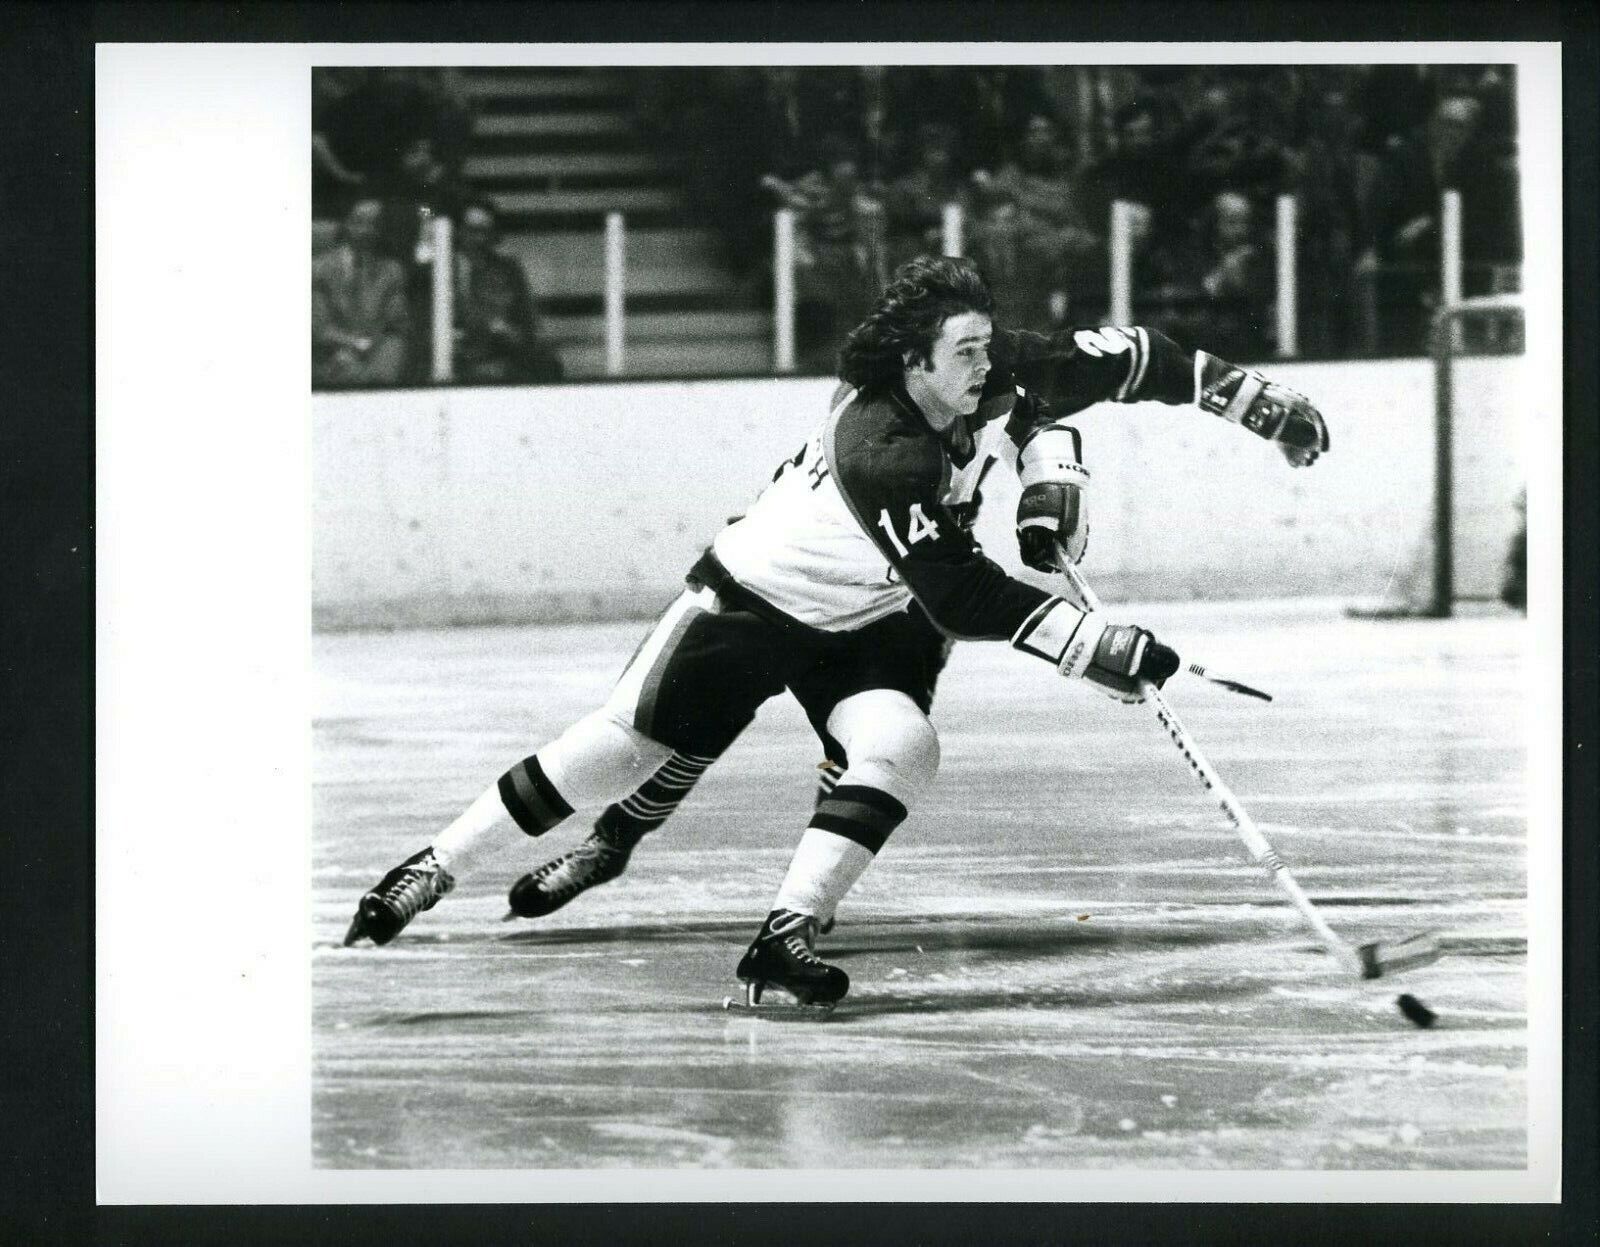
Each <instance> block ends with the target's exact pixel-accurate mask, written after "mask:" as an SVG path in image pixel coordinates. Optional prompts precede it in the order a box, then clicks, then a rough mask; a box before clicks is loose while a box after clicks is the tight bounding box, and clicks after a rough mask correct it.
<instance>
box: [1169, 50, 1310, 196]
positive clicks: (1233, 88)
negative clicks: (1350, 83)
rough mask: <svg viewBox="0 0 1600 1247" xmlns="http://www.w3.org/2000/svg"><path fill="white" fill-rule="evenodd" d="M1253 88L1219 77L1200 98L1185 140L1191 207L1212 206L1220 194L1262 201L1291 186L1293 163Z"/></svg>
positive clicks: (1272, 120) (1275, 119)
mask: <svg viewBox="0 0 1600 1247" xmlns="http://www.w3.org/2000/svg"><path fill="white" fill-rule="evenodd" d="M1278 120H1279V119H1278V118H1275V117H1271V116H1268V115H1266V114H1265V110H1264V109H1263V108H1262V106H1261V100H1260V98H1259V92H1253V91H1252V90H1251V87H1250V85H1249V84H1246V83H1241V82H1238V81H1236V80H1233V79H1229V78H1218V79H1216V80H1215V81H1213V82H1212V84H1211V85H1210V86H1209V87H1208V88H1207V89H1206V90H1205V91H1204V92H1203V93H1202V94H1201V96H1200V100H1199V108H1198V109H1197V110H1196V112H1195V114H1194V115H1193V116H1192V117H1191V118H1190V120H1189V122H1188V124H1187V126H1186V133H1185V134H1184V135H1183V138H1182V148H1183V150H1184V151H1185V152H1186V153H1187V157H1188V160H1187V165H1186V171H1187V174H1188V193H1189V194H1190V195H1191V196H1193V199H1192V200H1191V202H1198V203H1200V204H1213V203H1214V202H1215V200H1216V196H1217V194H1218V193H1219V192H1221V191H1229V190H1231V191H1242V192H1244V193H1245V194H1247V195H1249V196H1250V197H1251V198H1252V199H1254V200H1256V201H1258V202H1261V201H1263V200H1265V199H1266V198H1267V197H1268V196H1270V195H1273V194H1276V193H1277V192H1278V191H1279V190H1280V189H1282V188H1283V187H1284V186H1285V185H1286V183H1287V181H1288V173H1289V162H1288V159H1287V157H1286V155H1285V153H1284V149H1283V145H1282V143H1281V142H1280V141H1279V138H1278V136H1277V134H1276V133H1275V129H1276V127H1275V125H1274V122H1276V121H1278Z"/></svg>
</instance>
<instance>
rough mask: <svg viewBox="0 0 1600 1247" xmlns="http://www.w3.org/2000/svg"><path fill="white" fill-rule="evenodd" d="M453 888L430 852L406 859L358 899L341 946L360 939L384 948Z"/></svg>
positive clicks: (452, 884) (450, 881) (430, 850)
mask: <svg viewBox="0 0 1600 1247" xmlns="http://www.w3.org/2000/svg"><path fill="white" fill-rule="evenodd" d="M455 886H456V881H455V879H454V878H452V877H451V875H450V872H449V871H447V870H445V868H444V867H443V866H441V865H439V862H438V859H437V858H435V857H434V855H433V850H432V849H431V848H427V849H423V850H422V852H420V853H418V854H416V855H415V856H414V857H408V858H406V860H405V861H403V862H401V863H400V865H398V866H396V867H395V868H394V869H393V870H391V871H390V872H389V873H388V874H386V875H385V876H384V877H383V878H382V879H380V880H379V881H378V884H377V886H376V887H374V888H373V889H372V890H371V891H370V892H368V893H367V894H366V895H365V896H363V897H362V898H361V901H360V903H359V904H358V905H357V906H356V916H355V917H354V918H353V919H351V922H350V929H349V930H348V931H346V932H345V936H344V942H345V946H346V947H349V946H350V945H351V944H354V943H355V942H356V941H357V940H359V939H363V938H365V939H369V940H371V941H372V942H373V943H374V944H387V943H388V942H389V941H390V940H392V939H394V937H395V936H397V935H399V934H400V932H401V931H403V930H404V929H405V926H406V924H407V923H408V922H410V921H411V920H412V919H413V918H415V917H416V916H417V915H418V914H420V913H421V912H422V911H423V910H425V909H432V908H433V907H434V906H435V905H437V904H438V903H439V898H440V897H441V896H443V895H445V893H447V892H449V891H450V890H451V889H452V888H454V887H455Z"/></svg>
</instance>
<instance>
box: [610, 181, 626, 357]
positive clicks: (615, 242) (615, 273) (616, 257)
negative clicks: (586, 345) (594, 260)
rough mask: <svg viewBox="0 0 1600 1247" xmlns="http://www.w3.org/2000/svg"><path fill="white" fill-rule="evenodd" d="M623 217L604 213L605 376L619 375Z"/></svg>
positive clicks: (622, 289)
mask: <svg viewBox="0 0 1600 1247" xmlns="http://www.w3.org/2000/svg"><path fill="white" fill-rule="evenodd" d="M624 259H625V243H624V239H623V232H622V213H620V212H608V213H606V261H605V263H606V288H605V289H606V294H605V317H606V375H607V376H612V377H616V376H621V375H622V366H623V358H622V328H623V298H624V291H625V287H624V284H623V265H624Z"/></svg>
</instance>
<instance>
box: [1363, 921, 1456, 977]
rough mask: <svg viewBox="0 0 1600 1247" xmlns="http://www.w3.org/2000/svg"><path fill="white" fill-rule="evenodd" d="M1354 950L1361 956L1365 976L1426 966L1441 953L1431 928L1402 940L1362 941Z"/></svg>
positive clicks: (1440, 955) (1441, 950) (1378, 975)
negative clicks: (1373, 942)
mask: <svg viewBox="0 0 1600 1247" xmlns="http://www.w3.org/2000/svg"><path fill="white" fill-rule="evenodd" d="M1356 951H1357V952H1358V953H1359V954H1360V957H1361V977H1362V978H1367V979H1376V978H1382V977H1383V976H1384V975H1388V974H1398V973H1399V972H1400V971H1402V970H1414V969H1416V968H1417V967H1418V966H1429V965H1432V964H1433V963H1434V962H1435V961H1438V960H1439V958H1440V957H1442V956H1443V955H1444V949H1443V948H1441V947H1440V945H1439V937H1438V936H1437V935H1435V934H1434V933H1433V932H1431V931H1428V932H1424V933H1423V934H1421V935H1413V936H1409V937H1408V938H1406V939H1403V940H1393V941H1389V942H1385V943H1375V944H1363V945H1362V946H1361V947H1360V948H1359V949H1357V950H1356Z"/></svg>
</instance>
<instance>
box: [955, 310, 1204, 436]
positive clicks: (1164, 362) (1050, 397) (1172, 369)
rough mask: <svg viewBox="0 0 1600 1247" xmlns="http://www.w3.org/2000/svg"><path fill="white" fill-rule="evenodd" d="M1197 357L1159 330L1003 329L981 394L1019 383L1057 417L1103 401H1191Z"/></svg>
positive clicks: (992, 345) (993, 343)
mask: <svg viewBox="0 0 1600 1247" xmlns="http://www.w3.org/2000/svg"><path fill="white" fill-rule="evenodd" d="M1194 359H1195V357H1194V352H1193V351H1186V350H1184V349H1183V348H1182V347H1181V346H1179V345H1178V344H1177V343H1176V342H1174V341H1173V340H1172V339H1171V338H1169V337H1167V336H1166V334H1164V333H1162V332H1160V330H1156V329H1143V328H1138V327H1135V328H1132V329H1115V328H1109V327H1108V328H1103V329H1065V330H1062V331H1061V332H1060V333H1055V334H1049V335H1046V334H1042V333H1032V332H1030V331H1028V330H1025V329H1001V330H996V331H995V335H994V338H993V340H992V341H991V342H990V343H989V360H990V371H989V378H988V382H987V383H986V385H985V387H984V393H985V394H986V395H987V394H988V393H989V391H990V389H991V388H992V389H995V390H996V391H997V392H998V391H1006V390H1012V389H1014V388H1015V387H1016V386H1021V387H1022V388H1023V389H1024V390H1026V391H1029V392H1031V393H1035V394H1038V395H1039V396H1040V397H1042V398H1044V399H1045V400H1046V401H1047V402H1048V403H1049V404H1050V405H1051V407H1053V408H1054V410H1055V414H1056V415H1058V416H1070V415H1071V414H1072V413H1073V412H1077V411H1082V410H1083V409H1084V408H1085V407H1089V406H1092V405H1093V404H1095V403H1103V402H1119V403H1144V402H1157V403H1173V404H1177V403H1192V402H1194V399H1195V384H1194Z"/></svg>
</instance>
